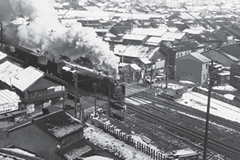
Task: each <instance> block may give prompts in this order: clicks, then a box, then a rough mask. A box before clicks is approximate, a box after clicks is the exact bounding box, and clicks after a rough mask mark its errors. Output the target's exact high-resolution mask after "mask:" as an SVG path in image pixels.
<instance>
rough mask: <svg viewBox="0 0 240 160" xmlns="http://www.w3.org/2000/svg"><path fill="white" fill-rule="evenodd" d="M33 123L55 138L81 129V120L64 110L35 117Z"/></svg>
mask: <svg viewBox="0 0 240 160" xmlns="http://www.w3.org/2000/svg"><path fill="white" fill-rule="evenodd" d="M34 124H35V125H36V126H37V127H39V128H40V129H41V130H43V131H45V133H48V134H50V135H51V136H53V137H55V138H57V139H61V138H63V137H65V136H67V135H69V134H71V133H73V132H76V131H79V130H80V129H83V124H82V122H81V121H79V120H78V119H76V118H74V117H73V116H72V115H70V114H69V113H67V112H64V111H58V112H54V113H51V114H48V115H46V116H44V117H40V118H38V119H35V120H34Z"/></svg>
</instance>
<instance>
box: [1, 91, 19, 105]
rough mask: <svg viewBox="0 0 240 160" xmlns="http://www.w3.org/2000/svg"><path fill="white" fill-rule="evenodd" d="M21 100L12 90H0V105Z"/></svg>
mask: <svg viewBox="0 0 240 160" xmlns="http://www.w3.org/2000/svg"><path fill="white" fill-rule="evenodd" d="M16 102H17V103H18V102H21V100H20V97H19V96H18V95H17V94H16V93H15V92H13V91H9V90H7V89H5V90H0V105H2V104H8V103H16Z"/></svg>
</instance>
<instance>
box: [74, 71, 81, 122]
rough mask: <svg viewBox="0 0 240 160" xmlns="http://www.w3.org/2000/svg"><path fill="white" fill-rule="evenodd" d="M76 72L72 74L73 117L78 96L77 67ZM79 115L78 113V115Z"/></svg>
mask: <svg viewBox="0 0 240 160" xmlns="http://www.w3.org/2000/svg"><path fill="white" fill-rule="evenodd" d="M75 70H76V72H75V73H74V74H73V78H74V91H75V93H74V94H75V96H74V113H75V117H76V118H77V98H78V74H77V68H75ZM79 116H80V115H79Z"/></svg>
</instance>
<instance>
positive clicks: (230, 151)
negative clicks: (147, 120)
mask: <svg viewBox="0 0 240 160" xmlns="http://www.w3.org/2000/svg"><path fill="white" fill-rule="evenodd" d="M148 100H149V99H148ZM128 109H130V110H133V111H134V112H136V113H139V114H141V115H143V116H145V117H151V119H152V120H154V121H156V122H160V123H161V124H163V125H165V126H168V127H171V128H174V130H176V131H177V132H180V133H181V134H183V133H184V135H187V136H188V137H192V138H194V139H195V140H197V141H204V136H203V134H200V133H199V132H196V131H193V130H191V129H189V128H185V127H183V126H179V125H177V124H176V123H172V122H169V121H167V120H166V119H164V118H161V117H159V116H157V115H156V114H154V113H150V112H146V110H144V109H142V108H136V106H134V105H130V104H128ZM208 143H209V146H210V147H211V148H215V150H218V151H219V150H220V151H222V153H226V154H227V155H228V157H233V159H234V157H238V158H239V157H240V149H237V148H234V147H232V146H229V145H226V144H224V143H221V142H219V141H218V140H215V139H213V138H209V139H208ZM216 148H217V149H216Z"/></svg>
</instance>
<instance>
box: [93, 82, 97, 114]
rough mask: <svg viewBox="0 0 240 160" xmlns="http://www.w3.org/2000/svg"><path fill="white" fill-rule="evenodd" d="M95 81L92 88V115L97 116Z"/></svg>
mask: <svg viewBox="0 0 240 160" xmlns="http://www.w3.org/2000/svg"><path fill="white" fill-rule="evenodd" d="M96 85H97V84H96V83H95V82H94V83H93V89H94V112H95V114H94V117H97V106H96Z"/></svg>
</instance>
